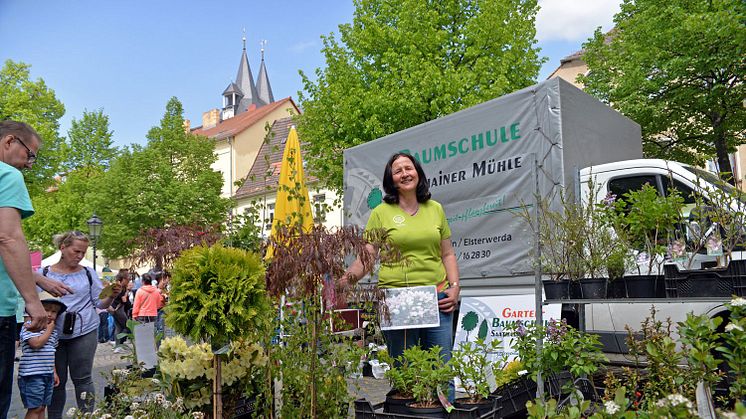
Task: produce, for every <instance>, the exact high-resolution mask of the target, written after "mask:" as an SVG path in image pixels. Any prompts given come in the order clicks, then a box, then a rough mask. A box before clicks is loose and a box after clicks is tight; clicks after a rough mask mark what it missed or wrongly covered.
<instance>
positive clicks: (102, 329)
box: [98, 311, 109, 343]
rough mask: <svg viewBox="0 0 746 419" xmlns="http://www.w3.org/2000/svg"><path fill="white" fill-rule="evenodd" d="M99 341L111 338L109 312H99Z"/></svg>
mask: <svg viewBox="0 0 746 419" xmlns="http://www.w3.org/2000/svg"><path fill="white" fill-rule="evenodd" d="M98 319H99V323H98V341H99V342H100V343H104V342H106V341H108V340H109V313H107V312H105V311H104V312H101V313H98Z"/></svg>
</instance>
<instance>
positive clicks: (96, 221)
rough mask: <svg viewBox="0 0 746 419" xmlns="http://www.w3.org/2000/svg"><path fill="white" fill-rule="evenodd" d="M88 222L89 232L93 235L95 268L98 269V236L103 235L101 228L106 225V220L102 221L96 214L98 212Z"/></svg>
mask: <svg viewBox="0 0 746 419" xmlns="http://www.w3.org/2000/svg"><path fill="white" fill-rule="evenodd" d="M86 224H88V233H89V235H90V236H91V240H93V270H94V271H95V270H96V244H97V242H98V238H99V237H101V228H102V227H103V226H104V222H103V221H101V219H100V218H98V216H96V213H95V212H94V213H93V217H91V218H89V219H88V221H86Z"/></svg>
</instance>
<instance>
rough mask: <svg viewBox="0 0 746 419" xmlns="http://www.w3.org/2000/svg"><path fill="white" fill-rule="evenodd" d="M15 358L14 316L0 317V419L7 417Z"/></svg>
mask: <svg viewBox="0 0 746 419" xmlns="http://www.w3.org/2000/svg"><path fill="white" fill-rule="evenodd" d="M15 356H16V316H15V315H13V316H7V317H5V316H3V317H0V418H5V417H7V416H8V410H10V396H11V394H12V393H13V366H14V365H13V359H14V358H15Z"/></svg>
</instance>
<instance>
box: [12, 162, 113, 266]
mask: <svg viewBox="0 0 746 419" xmlns="http://www.w3.org/2000/svg"><path fill="white" fill-rule="evenodd" d="M103 175H104V173H103V172H102V171H101V170H100V169H97V168H92V169H90V170H76V171H73V172H70V173H69V174H67V176H65V177H64V178H63V179H62V180H61V182H60V184H59V186H57V187H55V188H51V189H49V190H48V191H47V192H46V193H41V194H37V195H36V196H34V197H33V198H32V201H33V205H34V210H35V211H36V214H35V215H34V216H33V217H30V218H27V219H26V220H24V231H25V233H26V238H27V240H28V242H29V246H30V247H31V248H33V249H40V250H41V251H42V253H43V254H44V255H45V256H48V255H50V254H52V253H54V252H55V251H56V250H57V249H56V248H54V246H53V244H52V237H54V235H55V234H59V233H62V232H64V231H68V230H80V231H84V232H87V231H88V226H87V225H86V220H88V218H89V217H90V216H91V214H92V213H93V211H94V206H93V201H94V200H95V199H96V197H97V195H98V190H99V187H100V186H99V185H100V182H101V178H102V177H103ZM107 228H108V224H107Z"/></svg>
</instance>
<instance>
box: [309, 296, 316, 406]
mask: <svg viewBox="0 0 746 419" xmlns="http://www.w3.org/2000/svg"><path fill="white" fill-rule="evenodd" d="M315 297H316V296H315V295H314V296H313V297H311V298H313V299H314V300H313V301H316V298H315ZM309 311H310V313H309V314H310V315H311V316H310V317H311V319H310V320H311V368H310V370H309V372H310V379H311V417H312V418H315V417H316V355H317V353H318V339H317V334H318V330H317V328H316V322H317V319H318V315H317V313H316V310H315V309H313V308H311V310H309Z"/></svg>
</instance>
